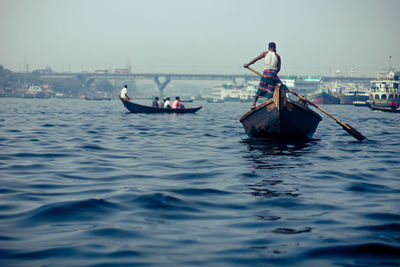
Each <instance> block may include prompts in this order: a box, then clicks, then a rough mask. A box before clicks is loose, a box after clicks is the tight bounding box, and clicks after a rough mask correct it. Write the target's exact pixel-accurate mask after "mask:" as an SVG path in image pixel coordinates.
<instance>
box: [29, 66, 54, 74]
mask: <svg viewBox="0 0 400 267" xmlns="http://www.w3.org/2000/svg"><path fill="white" fill-rule="evenodd" d="M50 72H53V71H52V69H51V67H46V68H44V69H37V70H34V71H32V73H50Z"/></svg>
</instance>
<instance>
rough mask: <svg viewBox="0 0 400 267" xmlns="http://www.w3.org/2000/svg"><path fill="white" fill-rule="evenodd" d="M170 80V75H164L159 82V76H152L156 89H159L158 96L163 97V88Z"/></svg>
mask: <svg viewBox="0 0 400 267" xmlns="http://www.w3.org/2000/svg"><path fill="white" fill-rule="evenodd" d="M170 81H171V78H170V77H168V76H167V77H165V79H164V81H163V82H160V80H159V76H155V77H154V82H155V83H156V84H157V87H158V90H159V91H160V98H162V97H163V93H164V88H165V87H167V85H168V83H169V82H170Z"/></svg>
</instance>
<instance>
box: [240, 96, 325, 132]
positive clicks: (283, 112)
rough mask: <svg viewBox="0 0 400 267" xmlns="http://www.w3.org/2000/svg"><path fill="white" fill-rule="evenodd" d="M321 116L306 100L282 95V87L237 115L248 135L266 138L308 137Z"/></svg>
mask: <svg viewBox="0 0 400 267" xmlns="http://www.w3.org/2000/svg"><path fill="white" fill-rule="evenodd" d="M321 120H322V118H321V116H320V115H319V114H317V113H316V112H314V111H313V110H311V109H310V108H309V107H308V105H307V103H305V102H303V101H301V100H299V101H292V100H290V99H288V98H286V93H285V92H284V91H283V89H280V90H275V92H274V96H273V98H272V99H269V100H268V101H266V102H264V103H263V104H261V105H259V106H257V107H256V108H254V109H252V110H250V111H248V112H247V113H246V114H244V115H243V116H242V117H241V118H240V122H241V123H242V124H243V127H244V129H245V131H246V133H247V135H248V136H250V137H253V138H270V139H311V138H312V136H313V134H314V132H315V131H316V129H317V127H318V124H319V122H320V121H321Z"/></svg>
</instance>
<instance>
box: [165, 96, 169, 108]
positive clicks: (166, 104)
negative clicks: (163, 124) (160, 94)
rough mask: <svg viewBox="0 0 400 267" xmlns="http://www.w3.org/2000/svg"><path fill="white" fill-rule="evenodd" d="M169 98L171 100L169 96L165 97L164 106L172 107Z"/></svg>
mask: <svg viewBox="0 0 400 267" xmlns="http://www.w3.org/2000/svg"><path fill="white" fill-rule="evenodd" d="M169 100H170V99H169V97H167V99H165V102H164V108H171V102H170V101H169Z"/></svg>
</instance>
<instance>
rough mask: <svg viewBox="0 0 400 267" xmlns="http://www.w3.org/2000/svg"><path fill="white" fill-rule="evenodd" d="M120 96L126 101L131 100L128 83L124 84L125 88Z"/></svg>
mask: <svg viewBox="0 0 400 267" xmlns="http://www.w3.org/2000/svg"><path fill="white" fill-rule="evenodd" d="M120 97H121V99H122V100H124V101H129V100H131V98H130V97H129V96H128V85H124V88H122V90H121V94H120Z"/></svg>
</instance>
